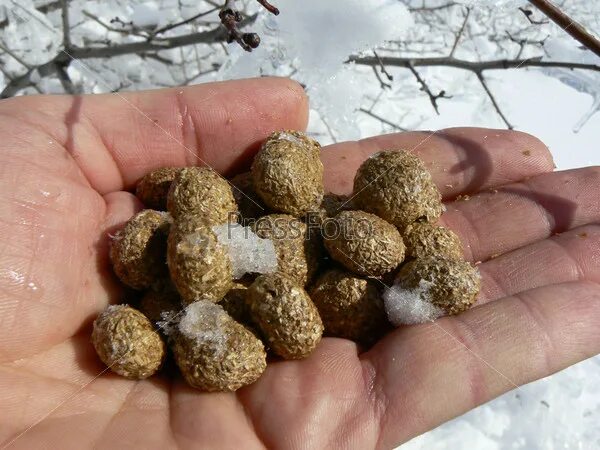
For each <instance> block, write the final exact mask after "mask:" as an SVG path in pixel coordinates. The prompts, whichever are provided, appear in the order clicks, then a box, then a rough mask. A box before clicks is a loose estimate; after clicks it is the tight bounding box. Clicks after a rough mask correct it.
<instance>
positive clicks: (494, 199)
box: [441, 166, 600, 261]
mask: <svg viewBox="0 0 600 450" xmlns="http://www.w3.org/2000/svg"><path fill="white" fill-rule="evenodd" d="M599 189H600V166H599V167H586V168H583V169H575V170H567V171H564V172H555V173H551V174H543V175H539V176H537V177H534V178H531V179H528V180H525V181H523V182H521V183H515V184H510V185H506V186H503V187H499V188H498V189H496V190H493V191H485V192H482V193H480V194H477V195H475V196H473V197H471V198H469V199H468V200H467V201H457V202H453V203H451V204H449V205H447V211H446V213H444V214H443V215H442V218H441V223H442V224H443V225H445V226H448V227H449V228H451V229H452V230H454V231H455V232H456V233H457V234H458V235H459V237H460V238H461V240H462V243H463V247H464V250H465V257H466V258H467V259H469V260H471V261H485V260H487V259H488V258H490V257H491V256H494V255H500V254H503V253H506V252H508V251H511V250H514V249H516V248H520V247H523V246H525V245H528V244H531V243H533V242H537V241H540V240H542V239H545V238H547V237H549V236H551V235H553V234H554V233H560V232H563V231H566V230H569V229H571V228H575V227H578V226H582V225H585V224H589V223H594V222H597V221H599V220H600V196H599V195H598V190H599Z"/></svg>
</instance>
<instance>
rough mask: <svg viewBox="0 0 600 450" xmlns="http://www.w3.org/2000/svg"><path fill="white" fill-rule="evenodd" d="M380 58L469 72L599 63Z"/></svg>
mask: <svg viewBox="0 0 600 450" xmlns="http://www.w3.org/2000/svg"><path fill="white" fill-rule="evenodd" d="M381 60H382V61H383V63H384V64H385V65H386V66H388V67H389V66H394V67H406V68H407V69H408V68H409V66H411V65H412V66H413V67H432V66H437V67H454V68H457V69H463V70H469V71H471V72H483V71H486V70H500V69H521V68H526V67H555V68H556V67H562V68H564V69H583V70H591V71H594V72H600V65H598V64H585V63H574V62H570V61H542V60H541V58H528V59H494V60H490V61H467V60H463V59H458V58H449V57H445V56H444V57H433V58H404V57H394V56H382V57H381ZM346 62H349V63H354V64H360V65H364V66H373V65H378V64H379V61H377V59H375V58H374V57H372V56H358V55H352V56H350V58H348V60H347V61H346Z"/></svg>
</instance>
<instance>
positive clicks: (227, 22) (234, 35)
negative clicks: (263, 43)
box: [219, 8, 260, 52]
mask: <svg viewBox="0 0 600 450" xmlns="http://www.w3.org/2000/svg"><path fill="white" fill-rule="evenodd" d="M219 18H220V19H221V23H222V24H223V26H224V27H225V29H226V30H227V42H228V43H232V42H234V41H235V42H237V43H238V44H240V46H241V47H242V48H243V49H244V50H246V51H247V52H251V51H252V50H253V49H255V48H256V47H258V46H259V45H260V37H259V36H258V34H256V33H242V32H241V31H240V30H239V29H238V23H240V22H241V21H242V20H243V18H244V17H243V16H242V13H241V12H239V11H237V10H234V9H232V8H224V9H222V10H221V12H220V13H219Z"/></svg>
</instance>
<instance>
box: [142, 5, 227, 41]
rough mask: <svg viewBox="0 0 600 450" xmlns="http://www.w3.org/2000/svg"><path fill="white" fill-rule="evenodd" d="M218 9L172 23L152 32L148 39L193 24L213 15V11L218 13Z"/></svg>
mask: <svg viewBox="0 0 600 450" xmlns="http://www.w3.org/2000/svg"><path fill="white" fill-rule="evenodd" d="M219 9H220V7H218V6H217V7H215V8H211V9H209V10H208V11H203V12H201V13H198V14H196V15H195V16H192V17H190V18H189V19H185V20H182V21H180V22H176V23H172V24H170V25H165V26H164V27H162V28H159V29H157V30H155V31H153V32H152V34H151V35H150V38H152V37H154V36H156V35H158V34H161V33H164V32H166V31H170V30H172V29H174V28H177V27H180V26H182V25H187V24H188V23H191V22H194V21H195V20H197V19H199V18H200V17H204V16H208V15H209V14H211V13H214V12H215V11H218V10H219Z"/></svg>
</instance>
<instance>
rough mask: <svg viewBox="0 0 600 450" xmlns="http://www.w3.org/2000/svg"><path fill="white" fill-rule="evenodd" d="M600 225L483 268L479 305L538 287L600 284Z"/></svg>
mask: <svg viewBox="0 0 600 450" xmlns="http://www.w3.org/2000/svg"><path fill="white" fill-rule="evenodd" d="M598 262H600V224H594V225H588V226H584V227H579V228H576V229H574V230H571V231H568V232H566V233H562V234H559V235H557V236H552V237H551V238H549V239H545V240H543V241H540V242H536V243H535V244H531V245H528V246H526V247H523V248H520V249H517V250H514V251H512V252H510V253H507V254H505V255H502V256H499V257H498V258H494V259H491V260H489V261H488V262H485V263H483V264H480V265H479V271H480V273H481V279H482V282H481V286H482V290H481V294H480V295H479V299H478V301H477V305H482V304H484V303H487V302H490V301H493V300H497V299H500V298H503V297H506V296H509V295H514V294H517V293H519V292H523V291H527V290H529V289H533V288H536V287H541V286H546V285H550V284H556V283H566V282H570V281H592V282H596V283H600V264H598Z"/></svg>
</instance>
